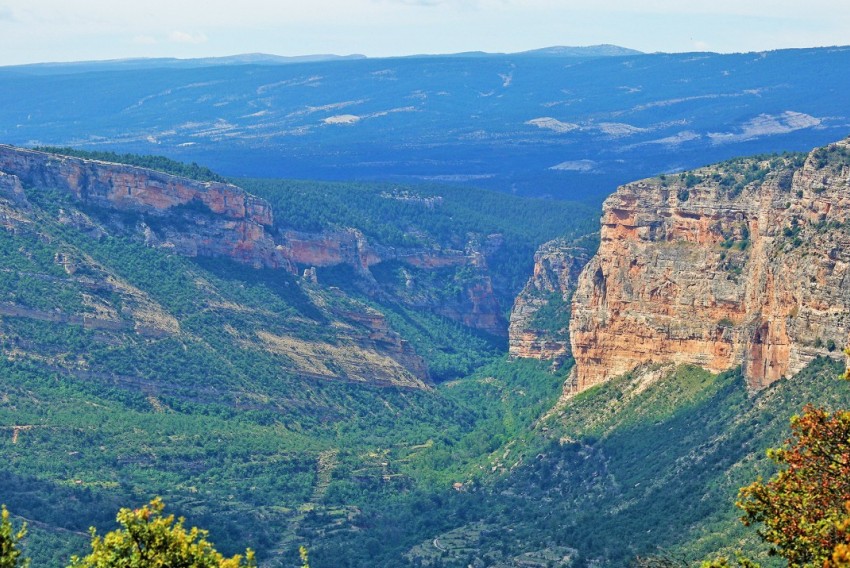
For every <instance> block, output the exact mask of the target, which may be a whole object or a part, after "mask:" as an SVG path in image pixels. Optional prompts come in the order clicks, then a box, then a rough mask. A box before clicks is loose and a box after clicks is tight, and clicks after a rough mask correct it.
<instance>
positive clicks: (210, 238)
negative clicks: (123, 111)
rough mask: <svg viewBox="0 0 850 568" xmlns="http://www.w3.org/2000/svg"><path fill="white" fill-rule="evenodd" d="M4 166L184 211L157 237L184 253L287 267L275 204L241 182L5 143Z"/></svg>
mask: <svg viewBox="0 0 850 568" xmlns="http://www.w3.org/2000/svg"><path fill="white" fill-rule="evenodd" d="M0 171H3V172H6V173H9V174H13V175H15V176H17V177H18V178H19V179H20V180H21V182H22V183H23V184H24V185H25V186H28V187H43V188H50V189H55V190H60V191H67V192H68V193H70V194H71V195H73V196H74V197H75V198H76V199H78V200H79V201H81V202H83V203H85V204H87V205H92V206H95V207H99V208H103V209H109V210H117V211H129V212H141V213H147V214H150V215H154V216H160V217H163V218H165V217H170V218H178V217H179V218H180V219H181V221H183V222H185V226H183V227H181V228H180V230H171V231H168V230H167V229H166V231H165V233H166V235H165V238H164V239H163V238H162V237H159V238H157V239H156V240H157V241H158V243H157V244H160V245H168V246H173V247H175V248H176V249H177V250H178V252H180V253H182V254H187V255H191V256H194V255H204V256H227V257H231V258H234V259H236V260H239V261H241V262H246V263H248V264H253V265H257V266H269V267H281V266H284V267H288V266H289V262H288V260H287V259H286V258H284V257H283V255H282V254H281V252H280V251H279V250H277V249H276V247H275V243H274V240H273V238H272V236H271V234H270V231H269V229H270V227H271V225H272V223H273V219H272V211H271V207H270V206H269V204H268V203H267V202H266V201H265V200H263V199H260V198H258V197H255V196H253V195H250V194H249V193H247V192H245V191H244V190H243V189H241V188H239V187H236V186H235V185H230V184H225V183H217V182H200V181H194V180H190V179H186V178H182V177H178V176H173V175H169V174H166V173H162V172H158V171H155V170H148V169H145V168H138V167H134V166H126V165H121V164H113V163H107V162H100V161H97V160H85V159H81V158H73V157H67V156H58V155H54V154H48V153H45V152H37V151H34V150H26V149H22V148H15V147H12V146H6V145H0ZM163 241H164V242H163Z"/></svg>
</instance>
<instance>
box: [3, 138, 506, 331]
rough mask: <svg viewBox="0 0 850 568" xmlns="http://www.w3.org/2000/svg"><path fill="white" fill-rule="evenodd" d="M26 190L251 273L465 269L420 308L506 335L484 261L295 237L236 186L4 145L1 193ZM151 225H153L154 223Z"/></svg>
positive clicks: (336, 235) (358, 238)
mask: <svg viewBox="0 0 850 568" xmlns="http://www.w3.org/2000/svg"><path fill="white" fill-rule="evenodd" d="M21 183H23V185H24V186H26V187H36V188H46V189H53V190H59V191H65V192H67V193H69V194H70V195H72V196H73V197H74V198H75V199H76V200H78V201H80V202H82V203H84V204H85V205H87V206H91V207H94V208H97V209H99V210H101V211H103V212H106V214H107V215H112V216H113V217H114V216H115V215H114V214H115V212H133V213H143V214H145V215H147V216H149V218H148V219H147V220H144V221H138V220H136V221H133V222H134V223H135V224H134V226H132V227H126V229H128V230H130V231H131V232H134V233H136V234H138V233H141V234H142V235H143V236H144V240H145V243H146V244H148V245H150V246H155V247H159V248H166V249H170V250H173V251H174V252H176V253H178V254H182V255H185V256H213V257H228V258H232V259H234V260H236V261H238V262H242V263H246V264H250V265H252V266H255V267H271V268H285V269H287V270H289V271H290V272H293V273H295V272H296V271H297V270H298V269H299V268H302V267H327V266H334V265H339V264H347V265H350V266H352V267H353V268H354V269H355V271H356V272H358V273H359V274H360V275H361V276H363V277H365V278H366V279H371V273H370V272H369V268H370V267H371V266H374V265H375V264H379V263H381V262H386V261H388V260H397V261H400V262H403V263H405V264H408V265H410V266H413V267H417V268H423V269H426V270H431V269H440V268H447V267H467V266H468V267H471V268H472V269H473V270H474V271H475V273H476V278H475V279H471V280H470V282H468V283H467V285H465V286H464V290H463V294H462V298H461V299H460V301H458V302H455V303H454V304H452V305H450V306H441V305H428V306H423V307H427V308H428V309H430V310H432V311H435V312H438V313H441V314H442V315H445V316H447V317H450V318H452V319H455V320H457V321H460V322H462V323H464V324H465V325H467V326H469V327H473V328H476V329H481V330H484V331H488V332H490V333H493V334H497V335H503V334H504V333H505V331H506V324H505V322H504V319H503V318H502V316H501V310H500V307H499V303H498V301H497V299H496V295H495V294H494V292H493V287H492V283H491V281H490V277H489V274H488V273H487V271H486V266H484V267H480V266H478V265H479V264H481V262H482V260H481V259H482V258H483V255H482V254H481V253H480V252H479V251H477V250H465V251H464V250H444V249H439V248H436V249H429V248H421V249H417V248H411V249H398V248H393V247H387V246H382V245H380V244H378V245H375V244H373V243H370V242H369V240H368V239H367V238H366V237H365V236H364V235H363V234H362V233H361V232H360V231H358V230H357V229H353V228H343V229H338V230H334V231H324V232H316V233H309V232H300V231H293V230H288V229H286V228H280V227H277V228H275V227H274V219H273V216H272V210H271V207H270V206H269V204H268V202H266V201H265V200H263V199H261V198H258V197H255V196H253V195H251V194H249V193H247V192H246V191H245V190H243V189H242V188H239V187H237V186H235V185H231V184H225V183H217V182H201V181H194V180H190V179H186V178H182V177H178V176H173V175H169V174H166V173H163V172H159V171H156V170H149V169H146V168H139V167H135V166H128V165H123V164H115V163H110V162H101V161H98V160H89V159H82V158H75V157H68V156H60V155H55V154H50V153H45V152H39V151H35V150H27V149H23V148H16V147H13V146H7V145H0V192H4V193H6V194H9V195H12V194H15V195H18V196H19V197H20V198H23V191H22V189H21V187H20V184H21ZM153 220H156V223H154V222H153Z"/></svg>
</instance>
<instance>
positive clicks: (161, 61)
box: [8, 44, 642, 74]
mask: <svg viewBox="0 0 850 568" xmlns="http://www.w3.org/2000/svg"><path fill="white" fill-rule="evenodd" d="M640 53H642V52H640V51H637V50H635V49H629V48H625V47H620V46H617V45H609V44H605V45H590V46H552V47H543V48H540V49H532V50H528V51H519V52H516V53H512V54H506V53H494V52H486V51H469V52H460V53H442V54H413V55H406V56H384V57H368V56H366V55H362V54H359V53H352V54H349V55H337V54H333V53H316V54H308V55H275V54H271V53H239V54H235V55H223V56H218V57H193V58H185V59H184V58H176V57H134V58H127V59H104V60H92V61H67V62H58V61H57V62H44V63H28V64H24V65H11V66H8V68H10V69H16V70H19V71H26V72H33V73H39V74H42V73H43V74H49V73H72V72H73V73H84V72H90V71H103V70H108V69H125V70H128V69H146V68H155V67H169V68H174V67H178V68H187V69H188V68H193V67H215V66H219V65H228V66H229V65H289V64H294V63H319V62H323V61H351V60H358V59H394V58H397V57H406V58H421V57H490V56H493V57H496V56H502V55H528V56H546V57H616V56H622V55H638V54H640Z"/></svg>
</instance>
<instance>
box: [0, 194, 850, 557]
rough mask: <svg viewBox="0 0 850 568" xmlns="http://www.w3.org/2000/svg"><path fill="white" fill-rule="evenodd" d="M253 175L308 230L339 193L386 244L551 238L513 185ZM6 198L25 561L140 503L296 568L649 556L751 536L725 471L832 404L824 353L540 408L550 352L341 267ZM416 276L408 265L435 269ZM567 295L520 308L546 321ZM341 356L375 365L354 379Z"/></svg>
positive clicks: (4, 491)
mask: <svg viewBox="0 0 850 568" xmlns="http://www.w3.org/2000/svg"><path fill="white" fill-rule="evenodd" d="M257 183H258V184H260V185H258V188H255V189H256V191H257V193H264V195H265V196H266V197H267V198H268V199H269V200H270V201H272V202H273V203H274V204H275V205H274V206H275V210H276V211H277V210H279V209H281V208H283V207H284V203H285V201H286V200H290V201H291V208H290V209H289V211H290V213H289V214H290V215H294V216H295V217H298V216H301V218H302V221H303V222H305V223H307V222H308V221H309V222H315V223H318V224H316V225H312V226H310V229H311V230H315V229H333V228H334V227H335V226H336V225H335V224H334V223H332V222H331V221H329V220H328V221H322V220H321V219H322V216H321V215H322V212H321V207H319V206H318V205H309V203H308V202H307V201H306V200H300V199H299V198H298V192H299V191H300V192H302V193H303V194H309V193H311V192H312V191H314V189H315V187H319V189H315V191H317V192H321V191H325V192H327V193H328V194H333V193H334V192H336V193H335V197H333V196H331V197H327V199H328V200H329V203H333V202H334V200H336V203H337V205H333V207H338V208H341V209H342V208H344V207H345V208H347V209H346V211H347V212H345V213H344V214H342V213H341V215H342V217H341V218H342V219H344V221H345V222H344V223H342V226H350V225H348V224H349V223H352V224H353V223H354V221H353V219H355V216H356V215H361V214H362V215H365V214H366V212H367V211H368V210H369V208H370V207H373V206H374V207H380V204H382V203H384V202H385V201H386V202H389V203H390V205H389V206H388V207H389V209H387V210H385V211H384V212H383V214H384V215H387V216H388V217H386V218H385V223H384V224H383V225H374V226H372V227H371V228H369V226H364V227H363V229H362V230H363V232H364V233H366V234H371V235H372V238H374V239H376V240H377V241H378V242H381V243H384V244H386V246H390V245H389V244H388V243H395V244H394V245H392V246H444V247H450V246H451V247H454V246H461V245H459V244H458V243H461V244H463V243H466V242H468V241H466V240H465V239H468V235H467V234H464V233H463V232H461V229H457V228H455V227H453V226H452V225H451V223H444V220H445V219H452V218H455V217H456V218H457V219H459V220H460V221H459V222H458V225H457V227H461V228H462V231H465V232H467V233H477V234H482V235H486V234H488V233H489V232H490V231H491V230H493V229H494V227H495V228H497V219H498V217H499V216H504V217H506V218H508V219H509V220H508V221H506V222H504V223H503V224H502V233H503V236H504V243H513V244H510V245H508V244H505V245H504V247H505V250H506V251H511V250H513V251H515V253H516V254H517V255H519V254H520V253H521V251H522V250H523V247H525V248H526V249H528V250H533V245H534V243H537V242H538V241H540V240H541V239H545V238H549V236H550V235H551V234H552V233H553V232H555V228H556V221H554V220H548V219H549V217H547V214H546V212H547V210H548V211H549V212H550V213H551V212H552V211H554V213H557V215H561V212H560V211H559V210H558V209H557V208H548V209H547V208H546V207H545V205H546V202H541V204H540V205H539V207H540V209H539V210H535V208H536V207H538V205H537V204H535V202H531V203H532V205H531V206H530V208H531V209H530V211H536V214H537V215H539V216H540V219H539V220H538V221H537V223H536V227H527V228H523V227H522V225H523V223H525V222H527V223H529V224H531V225H534V224H535V223H533V222H532V221H531V219H530V218H528V219H525V220H524V221H523V223H520V222H519V221H516V222H515V223H514V221H512V220H511V219H513V217H510V216H511V214H512V211H514V210H513V209H512V207H513V206H512V205H510V203H511V201H510V200H508V201H499V202H498V203H495V204H494V205H493V206H492V209H491V210H488V208H487V206H485V205H486V203H487V202H486V200H484V199H482V200H481V203H482V205H481V206H480V207H476V201H475V199H472V198H470V199H469V200H467V198H466V197H464V196H460V195H458V196H453V195H454V194H453V193H452V192H453V191H454V190H445V193H438V191H439V192H442V191H443V190H441V189H439V190H438V188H433V192H434V193H433V194H425V193H424V192H425V191H431V190H426V189H425V188H418V189H416V191H422V192H423V193H422V194H421V195H419V197H422V196H427V197H440V196H442V197H443V200H442V205H441V206H440V207H443V209H442V213H439V214H437V213H435V212H434V211H436V209H437V207H436V206H435V209H434V210H431V209H430V208H428V207H425V212H423V211H422V207H421V204H422V202H421V201H406V200H404V199H395V198H387V197H382V193H385V192H386V191H389V189H386V187H388V186H386V187H382V186H378V185H369V186H363V189H356V188H355V189H352V190H351V192H350V194H349V193H346V190H345V189H344V188H345V186H342V185H339V186H337V185H335V184H326V185H325V189H321V188H320V186H321V185H322V184H317V185H316V186H315V187H314V186H313V185H311V184H310V183H309V182H280V183H279V184H273V183H271V182H266V181H263V182H257ZM246 185H249V184H246ZM260 186H262V187H260ZM287 187H293V188H296V189H291V190H287V189H286V188H287ZM297 188H300V189H297ZM311 188H314V189H311ZM408 191H413V190H408ZM287 192H289V193H287ZM358 192H360V193H358ZM284 194H286V195H285V197H282V196H283V195H284ZM276 195H277V197H275V196H276ZM346 195H352V196H353V197H348V198H347V197H346ZM407 195H408V197H409V195H410V194H409V193H408V194H407ZM27 197H28V199H29V201H30V203H31V208H30V209H28V210H26V211H16V212H15V215H16V216H7V217H5V219H6V221H4V222H5V223H6V224H5V225H4V226H3V227H4V228H2V229H0V252H2V253H3V254H2V255H0V310H2V311H0V349H2V355H3V356H2V357H0V456H2V462H0V502H3V503H5V504H6V505H7V506H8V507H9V509H10V511H11V512H12V513H13V519H14V521H15V522H16V523H20V522H21V521H24V520H26V521H28V522H29V534H28V536H27V537H26V539H25V541H24V543H23V545H24V550H25V553H26V554H27V555H28V556H31V557H32V558H33V560H34V565H35V566H64V565H66V564H67V561H68V558H69V557H70V555H71V554H74V553H76V554H80V553H82V552H84V551H85V549H86V544H87V542H88V535H87V532H86V531H87V529H88V527H89V526H91V525H93V526H95V527H97V529H98V531H99V532H101V533H102V532H104V531H106V530H109V529H111V528H113V527H114V514H115V511H117V510H118V509H119V508H120V507H124V506H141V505H143V504H144V503H147V502H149V501H150V500H151V498H153V497H154V496H156V495H159V496H162V497H163V499H164V500H165V501H166V502H167V503H168V504H169V508H170V510H173V511H174V512H176V513H177V514H178V515H184V516H186V518H187V522H188V524H189V525H197V526H203V527H206V528H208V529H209V530H210V540H211V541H213V542H215V544H216V547H217V548H218V549H219V550H220V551H221V552H222V553H224V554H225V555H232V554H235V553H237V552H239V551H243V550H244V549H245V548H246V547H251V548H253V549H255V550H256V551H257V557H258V560H259V561H260V564H261V565H263V566H270V567H271V566H294V565H297V564H298V562H299V560H298V558H299V556H298V548H299V546H302V545H304V546H307V547H308V548H309V550H310V562H311V565H312V566H314V568H330V567H345V566H350V567H364V568H365V567H367V566H368V567H369V568H373V567H386V568H389V567H396V566H401V565H411V566H433V567H439V566H443V567H449V566H451V567H455V566H456V567H467V566H470V565H472V566H540V567H548V566H575V567H580V566H600V565H603V566H604V565H607V566H626V565H628V564H629V562H631V560H632V559H633V558H635V557H636V556H637V555H645V554H651V553H654V552H657V551H658V549H659V547H662V548H663V549H664V550H667V551H669V552H670V553H671V554H676V555H683V557H684V558H686V559H687V560H688V561H696V560H698V559H701V558H705V557H708V556H711V555H714V554H716V553H718V552H724V551H725V552H730V551H731V549H733V548H736V547H738V546H740V545H741V543H745V544H748V545H752V547H753V550H756V551H758V550H762V551H763V550H764V548H763V547H762V548H759V544H758V543H757V542H755V537H754V535H753V534H751V533H748V532H747V531H745V530H744V529H743V527H741V526H740V524H739V523H738V521H737V516H738V512H736V510H735V509H734V507H733V501H734V498H735V495H736V492H737V488H738V487H740V486H741V485H745V484H746V483H748V482H750V481H752V480H753V479H754V478H755V476H756V475H757V474H763V475H769V474H770V473H771V472H772V471H773V469H772V468H773V466H772V465H771V463H770V462H768V461H767V460H766V459H765V458H764V450H765V448H767V447H770V446H775V445H777V444H778V443H779V442H780V441H781V440H782V439H783V438H784V437H786V436H787V433H788V418H789V417H790V416H791V415H792V414H794V413H795V412H797V411H798V410H799V408H800V406H801V405H802V403H803V402H804V401H811V402H814V403H816V404H822V405H825V406H827V407H832V408H834V407H839V406H845V407H846V406H848V403H850V395H848V389H847V386H846V384H841V383H839V381H838V380H837V379H836V377H837V375H838V374H839V373H840V371H841V366H840V365H839V364H838V363H836V362H834V361H830V360H824V359H820V360H816V361H815V362H814V363H812V364H811V365H810V366H809V367H808V368H807V369H806V370H804V371H803V372H802V373H800V374H799V375H798V376H796V377H794V378H791V379H784V380H782V381H779V382H778V383H776V384H774V385H773V386H771V387H769V388H767V389H765V390H764V391H761V392H758V393H752V392H748V390H747V388H746V385H745V381H744V379H743V378H742V376H741V374H740V372H739V371H737V370H735V371H730V372H727V373H723V374H720V375H712V374H710V373H708V372H706V371H703V370H700V369H698V368H695V367H680V368H678V369H673V368H670V369H666V370H665V372H663V373H658V377H659V378H658V379H657V380H656V381H655V382H652V383H651V384H648V383H646V382H643V381H642V380H641V379H640V377H639V375H637V374H634V375H627V376H624V377H621V378H620V379H617V380H614V381H611V382H609V383H606V384H604V385H600V386H597V387H594V388H592V389H590V390H588V391H586V392H583V393H581V394H579V395H577V396H575V397H572V398H570V399H568V400H566V401H563V402H562V403H561V404H560V405H557V406H556V404H557V401H558V399H559V397H560V396H561V394H562V385H563V382H564V379H565V376H566V374H567V373H568V372H569V370H570V367H571V362H569V361H568V362H567V363H566V364H565V365H564V366H563V367H562V368H561V369H560V370H559V371H558V373H557V374H555V373H552V372H550V368H549V366H548V365H547V364H545V363H541V362H535V361H523V360H519V361H511V360H509V359H507V358H506V356H505V354H504V351H505V350H504V347H505V346H504V342H503V341H500V340H498V339H497V338H494V337H491V336H488V335H486V334H483V333H480V332H474V331H472V330H470V329H469V328H467V327H464V326H462V325H460V324H458V323H457V322H454V321H451V320H448V319H446V318H444V317H441V316H438V315H435V314H434V313H432V312H431V311H429V310H424V309H417V308H416V307H412V306H411V305H409V304H407V303H405V302H404V301H403V298H402V297H401V296H394V295H392V294H389V293H378V294H376V293H374V292H373V291H371V290H369V289H368V287H364V286H363V285H362V282H360V281H359V280H358V279H359V278H361V277H359V276H357V275H355V274H354V273H353V271H352V270H351V269H350V268H349V267H345V266H340V267H332V268H327V269H322V270H321V271H320V274H319V284H312V283H310V282H308V281H307V280H304V279H301V278H298V277H297V276H294V275H291V274H289V273H287V272H285V271H282V270H271V269H254V268H251V267H248V266H245V265H241V264H236V263H234V262H230V261H224V260H221V259H211V258H206V259H204V258H196V259H190V258H185V257H181V256H177V255H174V254H170V253H169V252H168V251H166V250H159V249H151V248H148V247H146V246H144V244H143V243H142V242H140V241H139V240H138V239H137V238H134V237H133V235H131V234H127V233H126V232H123V233H122V232H120V231H114V230H113V229H112V225H110V224H109V223H106V222H105V221H103V218H102V215H101V213H100V212H96V211H86V210H85V209H84V208H83V209H79V206H78V204H75V203H73V202H72V201H71V200H70V198H69V197H68V196H66V195H62V194H58V193H55V192H50V191H44V190H35V189H27ZM503 197H504V196H502V198H503ZM276 199H277V201H275V200H276ZM497 201H498V200H497ZM435 203H436V202H435ZM452 204H453V205H452ZM506 204H507V205H506ZM0 206H3V207H6V206H7V205H4V204H3V203H2V202H0ZM299 207H300V209H298V208H299ZM488 211H489V212H488ZM296 213H297V215H296ZM432 214H433V215H434V217H431V215H432ZM345 215H348V217H345ZM69 219H72V220H73V222H69ZM277 219H278V223H279V224H280V225H281V226H283V225H286V226H297V225H296V223H297V222H299V221H290V220H289V219H288V218H287V217H286V215H285V214H278V216H277ZM311 219H312V221H311ZM582 219H584V217H580V218H579V220H577V221H575V224H574V225H573V226H568V227H567V230H566V233H567V234H568V235H569V234H570V231H573V232H575V233H576V234H578V232H579V231H580V227H581V226H582V225H581V223H583V222H584V221H582ZM101 223H104V224H101ZM290 223H291V224H290ZM322 223H327V224H322ZM306 227H307V225H304V226H302V228H306ZM425 229H428V231H429V232H426V231H425ZM370 231H374V233H370ZM393 231H398V234H401V235H402V240H397V241H394V240H393V239H394V238H395V237H392V236H391V235H392V234H393ZM405 232H407V233H410V234H412V235H413V236H414V239H418V240H415V242H414V241H405V240H403V239H404V238H406V237H404V236H403V233H405ZM564 232H565V231H564V227H563V226H561V233H564ZM410 243H413V244H410ZM534 246H536V245H534ZM511 247H514V248H511ZM511 254H513V253H510V254H507V253H506V254H505V257H504V258H511ZM505 262H507V261H505ZM379 266H380V265H379ZM373 268H374V269H373V276H374V278H375V280H376V282H379V283H381V282H384V283H386V286H387V287H388V288H387V289H388V290H391V289H392V286H393V282H396V284H395V285H396V286H397V285H398V283H397V278H398V271H399V270H401V269H402V267H400V266H398V265H394V264H391V263H387V265H385V266H383V267H380V268H377V267H373ZM515 270H516V272H514V273H510V272H508V274H509V275H510V274H513V276H510V278H511V279H516V280H518V281H519V280H521V278H520V270H519V269H515ZM432 274H434V275H435V276H433V277H432V278H433V281H431V280H428V279H427V277H426V275H424V274H422V275H419V276H420V277H421V279H422V282H426V283H427V285H428V286H431V287H439V286H442V285H444V282H442V280H443V279H444V278H446V277H447V275H445V274H441V273H439V272H435V273H432ZM526 274H527V273H526ZM512 285H513V284H512ZM507 288H509V286H506V287H505V289H507ZM565 309H566V305H565V303H562V304H556V305H555V306H554V307H553V308H552V309H551V310H550V312H544V313H543V314H542V315H540V316H539V318H540V323H547V322H548V323H549V324H551V327H552V328H553V329H555V328H557V326H556V323H557V320H558V319H559V318H560V314H562V313H563V312H564V310H565ZM358 313H359V314H366V313H368V314H378V313H379V314H381V315H382V316H383V317H384V318H385V321H386V323H387V326H388V328H389V329H391V330H392V331H393V333H396V334H398V336H399V337H400V338H401V339H402V340H404V341H406V342H407V345H409V346H412V348H413V350H414V352H415V353H416V354H417V355H418V356H421V357H422V359H423V360H424V361H425V362H426V363H427V365H428V367H429V368H430V373H431V374H430V380H424V381H423V382H421V384H413V383H407V384H405V383H398V384H396V383H392V382H391V381H386V380H383V379H381V380H379V378H380V377H378V374H379V373H380V372H381V371H380V368H379V365H378V364H377V363H374V361H378V362H381V361H386V358H383V359H382V358H381V357H383V355H384V354H385V353H386V351H384V352H382V351H381V349H382V347H381V345H379V344H380V341H375V340H374V339H373V338H372V333H373V331H374V330H373V329H372V328H369V327H368V326H366V325H365V324H364V323H363V322H362V321H361V320H359V319H358V318H357V317H355V316H352V314H358ZM293 346H294V347H293ZM303 353H309V354H312V355H311V357H314V358H316V359H321V360H322V363H323V365H324V366H323V367H321V368H319V367H318V366H317V365H316V364H315V362H314V361H311V360H309V359H310V357H305V356H303V355H302V354H303ZM351 353H354V354H355V357H354V358H355V359H358V358H368V359H369V360H370V361H372V362H373V363H374V364H375V366H374V367H372V368H371V369H372V370H371V371H367V372H365V373H363V372H361V373H360V374H359V375H358V374H356V373H352V372H351V371H350V369H347V368H346V367H345V364H346V362H347V361H348V359H346V357H347V356H348V355H350V354H351ZM340 354H342V355H340ZM361 371H362V370H361ZM370 372H371V373H374V375H375V376H374V377H373V376H368V374H369V373H370ZM553 408H556V410H555V411H553V410H552V409H553ZM761 560H765V563H766V564H767V565H771V564H770V562H771V561H770V560H769V559H766V558H765V557H763V558H761Z"/></svg>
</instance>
